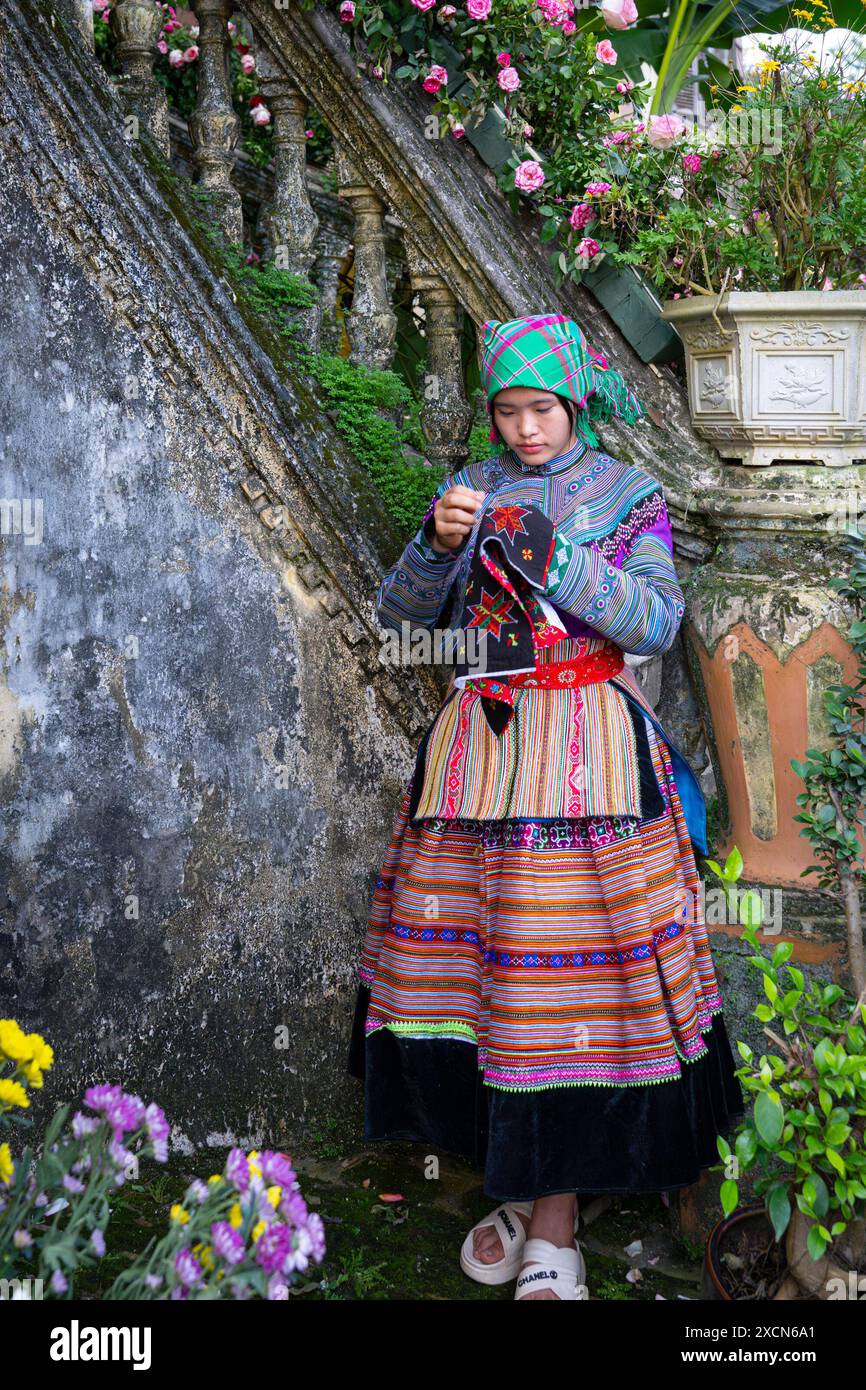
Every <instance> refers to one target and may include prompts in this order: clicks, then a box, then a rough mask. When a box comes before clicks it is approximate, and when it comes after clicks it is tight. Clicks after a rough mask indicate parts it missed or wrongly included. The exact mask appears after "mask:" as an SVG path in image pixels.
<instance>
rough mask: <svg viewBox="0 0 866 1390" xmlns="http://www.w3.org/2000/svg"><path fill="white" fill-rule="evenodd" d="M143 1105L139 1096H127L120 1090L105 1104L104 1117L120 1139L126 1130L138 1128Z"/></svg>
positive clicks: (142, 1115)
mask: <svg viewBox="0 0 866 1390" xmlns="http://www.w3.org/2000/svg"><path fill="white" fill-rule="evenodd" d="M144 1113H145V1106H144V1101H143V1100H142V1099H141V1097H140V1096H127V1095H124V1093H123V1092H122V1091H121V1093H120V1095H119V1096H117V1098H116V1099H114V1100H110V1101H109V1102H108V1103H107V1105H106V1106H105V1118H106V1119H107V1120H108V1123H109V1124H110V1125H112V1126H113V1128H114V1129H115V1131H116V1132H117V1138H118V1139H121V1138H122V1137H123V1135H124V1134H125V1133H126V1132H127V1130H131V1129H138V1127H139V1125H140V1124H141V1122H142V1120H143V1119H144Z"/></svg>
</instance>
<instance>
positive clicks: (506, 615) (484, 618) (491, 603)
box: [467, 587, 517, 639]
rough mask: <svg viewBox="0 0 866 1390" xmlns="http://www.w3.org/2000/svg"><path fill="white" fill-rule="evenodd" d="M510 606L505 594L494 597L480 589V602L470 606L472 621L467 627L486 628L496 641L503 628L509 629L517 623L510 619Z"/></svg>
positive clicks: (509, 600) (514, 619) (510, 601)
mask: <svg viewBox="0 0 866 1390" xmlns="http://www.w3.org/2000/svg"><path fill="white" fill-rule="evenodd" d="M511 604H512V600H511V599H510V598H509V597H508V595H507V594H497V595H495V596H494V595H493V594H489V593H488V592H487V590H486V589H485V588H483V587H482V590H481V602H480V603H473V604H471V605H470V608H469V612H470V613H471V614H472V621H471V622H470V623H467V627H486V628H487V629H488V631H489V632H490V635H491V637H495V638H497V639H498V637H499V635H500V632H501V629H502V628H503V627H509V626H510V625H511V624H512V623H514V622H516V621H517V620H516V618H512V617H511Z"/></svg>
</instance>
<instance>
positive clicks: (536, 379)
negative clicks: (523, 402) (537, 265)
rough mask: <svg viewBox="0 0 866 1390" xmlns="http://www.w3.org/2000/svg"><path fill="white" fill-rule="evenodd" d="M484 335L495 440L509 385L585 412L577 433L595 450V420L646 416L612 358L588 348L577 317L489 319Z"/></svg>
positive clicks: (484, 375)
mask: <svg viewBox="0 0 866 1390" xmlns="http://www.w3.org/2000/svg"><path fill="white" fill-rule="evenodd" d="M481 331H482V333H483V335H484V355H483V358H482V364H481V373H482V378H483V380H484V381H485V382H486V385H487V413H488V415H489V416H490V439H491V441H492V442H493V443H498V442H499V431H498V429H497V428H496V426H495V424H494V423H493V397H494V396H495V395H496V393H497V391H504V390H505V388H506V387H507V386H537V387H538V388H539V389H540V390H542V391H554V392H555V393H556V394H557V395H558V396H568V397H570V398H571V399H572V400H573V401H576V402H577V404H578V406H579V407H580V409H579V410H578V412H577V418H576V420H575V426H574V428H575V433H576V434H578V435H579V436H580V437H581V438H582V439H585V440H586V442H587V443H588V444H590V445H592V446H593V447H596V446H597V445H598V439H597V437H596V435H595V433H594V431H593V430H592V428H591V427H590V424H589V421H590V420H609V419H610V417H611V415H619V416H621V417H622V419H623V420H625V422H626V424H627V425H634V424H635V423H636V422H637V421H638V420H639V419H640V418H641V416H642V415H644V414H645V411H644V409H643V406H642V405H641V403H640V401H639V400H638V398H637V396H636V395H635V394H634V392H633V391H632V390H630V388H629V387H628V386H626V384H625V382H624V381H623V379H622V377H621V376H620V374H619V372H614V371H612V370H611V368H610V367H609V366H608V363H607V359H606V358H605V357H604V356H603V355H602V354H601V353H600V352H595V351H594V350H593V349H592V348H591V347H589V346H588V344H587V341H586V339H585V338H584V336H583V333H582V332H581V330H580V328H579V327H578V325H577V324H576V323H575V321H574V319H569V318H566V317H565V315H564V314H529V315H527V317H526V318H522V319H509V321H508V322H507V323H503V322H501V321H500V320H499V319H488V320H487V322H486V323H483V324H482V325H481Z"/></svg>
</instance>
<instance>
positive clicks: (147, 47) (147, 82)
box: [109, 0, 171, 159]
mask: <svg viewBox="0 0 866 1390" xmlns="http://www.w3.org/2000/svg"><path fill="white" fill-rule="evenodd" d="M109 22H110V24H111V28H112V31H113V33H114V34H115V36H116V38H117V48H116V52H117V61H118V62H119V63H120V66H121V68H122V69H123V77H124V81H123V88H122V90H123V92H124V93H125V94H126V95H127V96H128V98H129V101H130V103H131V105H132V106H133V107H135V108H136V109H137V110H138V112H139V114H140V115H141V117H142V119H143V121H144V124H145V126H146V127H147V129H148V130H149V131H150V133H151V135H152V136H153V139H154V140H155V141H156V143H157V145H158V146H159V148H160V150H161V152H162V154H163V155H164V156H165V158H166V159H169V158H170V157H171V143H170V140H169V133H168V101H167V100H166V95H165V88H164V87H163V85H162V83H161V82H157V81H156V78H155V77H154V75H153V65H154V62H155V61H156V58H157V47H156V45H157V41H158V39H159V36H160V33H161V32H162V22H163V20H162V12H161V11H160V10H158V9H157V8H156V6H155V5H154V4H153V0H117V4H116V5H114V7H113V8H112V11H111V16H110V20H109Z"/></svg>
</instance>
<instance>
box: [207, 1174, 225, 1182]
mask: <svg viewBox="0 0 866 1390" xmlns="http://www.w3.org/2000/svg"><path fill="white" fill-rule="evenodd" d="M222 1180H223V1175H222V1173H211V1175H210V1177H209V1178H208V1182H222Z"/></svg>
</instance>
